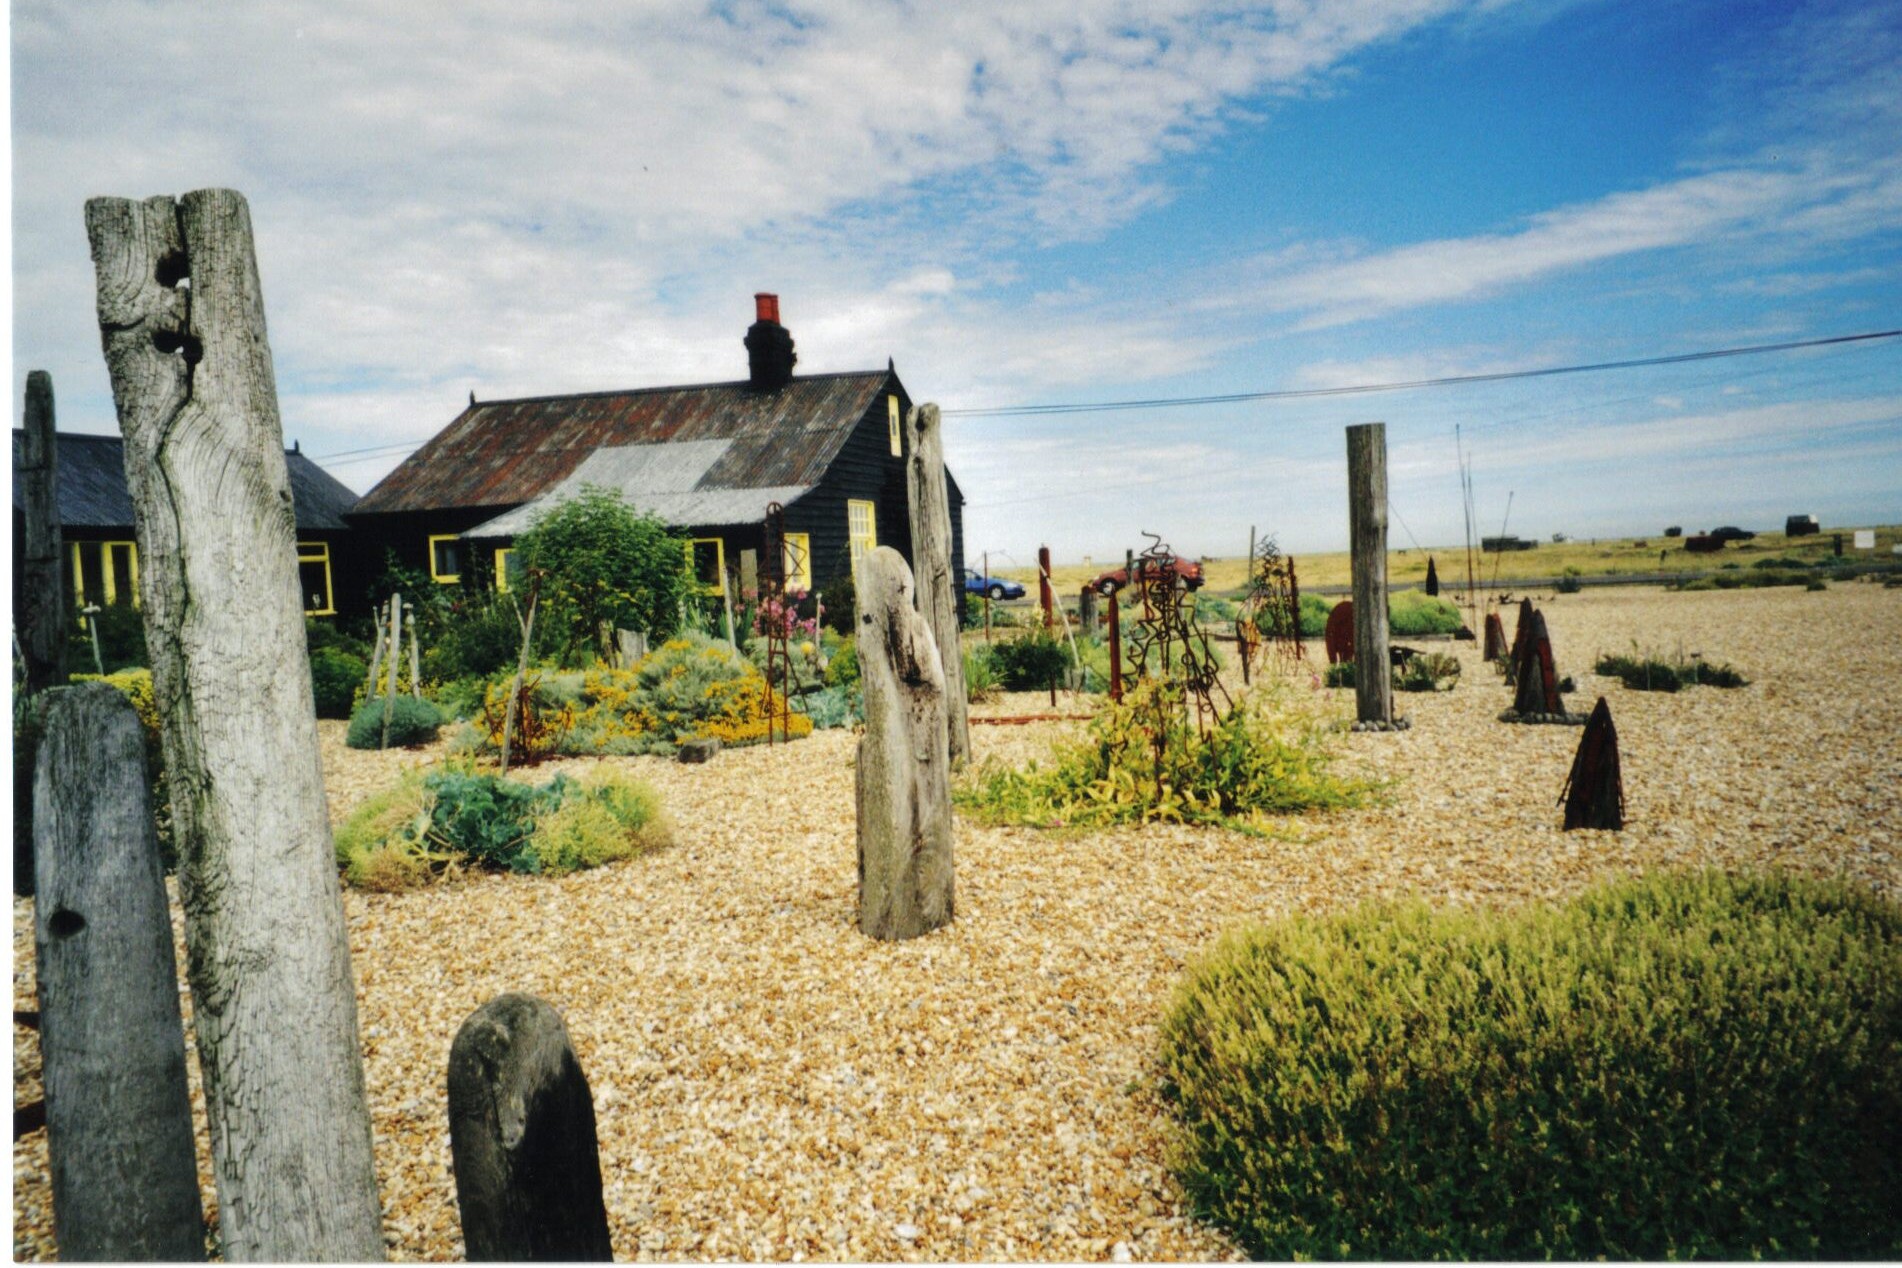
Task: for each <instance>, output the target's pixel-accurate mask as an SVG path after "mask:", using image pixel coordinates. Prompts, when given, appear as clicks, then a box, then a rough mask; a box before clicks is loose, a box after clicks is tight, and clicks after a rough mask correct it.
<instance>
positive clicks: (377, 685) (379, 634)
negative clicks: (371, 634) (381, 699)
mask: <svg viewBox="0 0 1902 1268" xmlns="http://www.w3.org/2000/svg"><path fill="white" fill-rule="evenodd" d="M388 614H389V605H388V604H387V603H379V604H377V605H376V607H375V608H374V609H373V610H372V611H371V614H370V624H371V625H373V626H375V627H376V651H374V652H373V653H371V655H370V679H369V681H368V682H366V683H365V684H364V685H363V701H364V703H365V704H368V703H369V702H371V701H372V700H375V699H376V697H377V693H378V692H380V691H382V690H383V631H384V627H385V625H386V624H387V621H386V620H385V618H386V617H387V616H388Z"/></svg>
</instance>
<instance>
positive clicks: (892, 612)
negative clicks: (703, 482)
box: [857, 546, 954, 942]
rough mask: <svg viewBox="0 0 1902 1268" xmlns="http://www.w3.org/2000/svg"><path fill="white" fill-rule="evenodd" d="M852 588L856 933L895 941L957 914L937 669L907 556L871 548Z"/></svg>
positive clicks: (927, 930)
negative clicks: (859, 721) (860, 729)
mask: <svg viewBox="0 0 1902 1268" xmlns="http://www.w3.org/2000/svg"><path fill="white" fill-rule="evenodd" d="M857 581H858V605H859V606H858V648H859V682H860V685H861V687H862V688H863V690H864V692H865V735H864V737H863V738H861V739H860V740H859V751H858V839H859V929H860V930H861V931H862V932H864V933H866V934H867V935H869V936H871V937H874V938H883V939H885V940H887V941H890V942H897V941H900V940H902V939H905V938H915V937H917V936H918V935H919V934H922V933H930V932H931V931H932V930H933V929H936V928H937V927H938V926H940V925H943V924H948V923H949V922H950V920H951V917H952V915H953V914H954V903H953V896H952V889H953V886H952V865H951V785H950V771H949V767H950V754H949V751H948V747H947V743H946V735H945V722H944V668H943V666H942V665H941V664H940V663H939V660H938V648H937V645H936V644H935V643H934V642H933V641H932V638H931V629H930V627H929V626H927V625H926V624H925V621H924V618H923V617H921V616H919V615H918V612H917V610H916V609H915V608H914V607H913V606H912V597H911V595H912V581H911V569H910V568H908V567H906V566H905V557H904V556H903V555H901V554H899V553H898V552H897V551H895V550H893V549H892V548H891V547H889V546H880V547H877V548H876V549H874V550H873V551H872V552H871V553H869V554H868V555H866V556H865V558H864V560H863V561H861V562H860V564H859V568H858V578H857Z"/></svg>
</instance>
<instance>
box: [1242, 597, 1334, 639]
mask: <svg viewBox="0 0 1902 1268" xmlns="http://www.w3.org/2000/svg"><path fill="white" fill-rule="evenodd" d="M1333 610H1334V605H1333V604H1332V603H1329V602H1328V601H1327V600H1326V599H1323V598H1322V597H1321V596H1320V595H1318V594H1304V595H1302V596H1301V599H1300V616H1299V620H1300V622H1301V637H1302V638H1320V637H1321V636H1322V635H1323V634H1326V633H1327V614H1328V613H1329V612H1332V611H1333ZM1255 628H1256V629H1258V630H1260V631H1261V632H1262V633H1263V634H1268V635H1273V634H1274V632H1275V631H1274V627H1273V622H1271V621H1270V620H1269V619H1268V613H1267V612H1266V611H1265V610H1258V611H1257V612H1256V613H1255Z"/></svg>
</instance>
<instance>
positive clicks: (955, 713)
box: [905, 404, 971, 766]
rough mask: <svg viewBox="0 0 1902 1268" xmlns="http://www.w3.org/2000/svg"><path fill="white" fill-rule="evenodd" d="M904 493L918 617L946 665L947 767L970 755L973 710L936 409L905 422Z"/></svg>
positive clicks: (924, 409) (916, 411)
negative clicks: (960, 628) (908, 457)
mask: <svg viewBox="0 0 1902 1268" xmlns="http://www.w3.org/2000/svg"><path fill="white" fill-rule="evenodd" d="M905 430H906V431H907V432H908V433H910V435H909V437H908V443H907V445H906V447H907V448H908V449H910V450H911V461H910V462H909V463H908V464H907V465H906V469H905V474H906V477H907V479H906V482H905V485H906V492H907V494H908V495H909V497H908V500H909V503H910V509H911V554H912V558H913V560H915V561H916V563H917V565H918V572H917V574H916V576H917V583H918V611H919V613H920V614H921V615H922V616H923V617H924V618H925V624H926V625H927V626H929V627H930V629H931V637H932V639H933V641H934V642H936V643H937V645H938V654H939V659H940V660H941V661H942V662H943V665H944V704H945V719H946V724H947V726H948V727H949V728H950V740H951V764H952V765H953V766H957V765H960V764H962V763H963V762H964V760H965V759H966V758H968V757H970V755H971V708H970V704H969V703H968V702H967V701H966V700H965V696H964V655H963V652H962V651H961V649H960V644H959V640H958V584H957V578H956V577H955V576H953V575H952V573H951V501H950V498H949V497H948V496H947V495H946V493H945V486H944V427H943V424H942V423H941V422H940V420H939V414H938V407H937V406H936V405H930V404H926V405H914V406H913V407H912V408H911V412H910V413H909V414H907V415H906V416H905Z"/></svg>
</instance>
